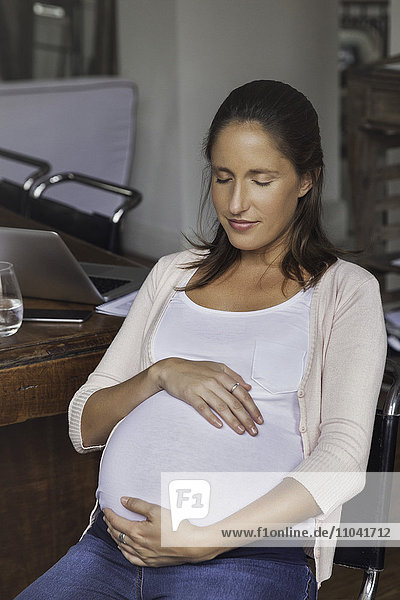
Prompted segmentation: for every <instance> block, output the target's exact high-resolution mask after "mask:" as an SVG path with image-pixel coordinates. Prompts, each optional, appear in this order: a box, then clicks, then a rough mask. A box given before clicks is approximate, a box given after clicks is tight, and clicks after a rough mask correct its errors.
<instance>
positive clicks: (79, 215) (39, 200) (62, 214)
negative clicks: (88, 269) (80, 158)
mask: <svg viewBox="0 0 400 600" xmlns="http://www.w3.org/2000/svg"><path fill="white" fill-rule="evenodd" d="M67 182H75V183H77V184H81V185H84V186H88V187H91V188H96V189H99V190H103V191H105V192H108V193H112V194H117V195H119V196H123V197H124V198H125V199H124V200H123V202H122V203H121V204H120V205H119V206H117V208H116V209H115V210H114V211H113V213H112V215H111V216H110V217H107V216H104V215H100V214H97V213H95V212H94V213H91V214H87V213H85V212H83V211H81V210H79V209H77V208H73V207H70V206H66V205H65V204H63V203H60V202H55V201H53V200H51V199H50V198H45V197H43V193H44V192H45V191H46V189H48V188H50V187H51V188H53V187H54V186H55V185H57V184H60V183H67ZM29 195H30V198H31V202H30V203H29V216H30V217H32V218H33V219H35V220H37V221H40V222H41V223H44V224H46V225H50V226H51V227H55V228H56V229H59V230H61V231H64V232H65V233H69V234H71V235H74V236H76V237H79V238H81V239H84V240H86V241H88V242H90V243H92V244H95V245H96V246H101V247H103V248H106V249H107V250H110V251H111V252H118V251H119V249H120V248H119V231H120V226H121V223H122V220H123V217H124V215H125V214H126V212H127V211H128V210H131V209H132V208H135V206H137V205H138V204H139V203H140V201H141V199H142V195H141V194H140V192H138V191H137V190H135V189H133V188H128V187H123V186H121V185H117V184H114V183H110V182H108V181H104V180H102V179H95V178H93V177H88V176H87V175H83V174H82V173H72V172H68V173H67V172H66V173H58V174H56V175H52V176H51V177H48V178H47V179H45V180H42V181H41V183H40V184H39V185H37V186H34V187H33V188H32V189H31V190H30V192H29Z"/></svg>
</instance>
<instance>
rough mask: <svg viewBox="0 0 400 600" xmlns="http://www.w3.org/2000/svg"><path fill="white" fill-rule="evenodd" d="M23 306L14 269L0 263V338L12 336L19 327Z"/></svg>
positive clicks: (10, 265) (5, 263)
mask: <svg viewBox="0 0 400 600" xmlns="http://www.w3.org/2000/svg"><path fill="white" fill-rule="evenodd" d="M23 312H24V310H23V304H22V295H21V290H20V289H19V284H18V280H17V277H16V275H15V272H14V267H13V265H12V264H11V263H9V262H4V261H0V337H5V336H7V335H13V334H14V333H17V331H18V329H19V328H20V327H21V323H22V315H23Z"/></svg>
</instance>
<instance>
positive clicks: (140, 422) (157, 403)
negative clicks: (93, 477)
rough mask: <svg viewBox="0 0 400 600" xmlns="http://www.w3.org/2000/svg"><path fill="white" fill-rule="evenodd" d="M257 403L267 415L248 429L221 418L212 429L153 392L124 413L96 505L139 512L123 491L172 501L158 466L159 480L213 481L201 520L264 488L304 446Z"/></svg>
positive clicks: (173, 400) (253, 496) (157, 500)
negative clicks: (129, 506) (252, 431)
mask: <svg viewBox="0 0 400 600" xmlns="http://www.w3.org/2000/svg"><path fill="white" fill-rule="evenodd" d="M259 408H260V410H261V412H262V413H263V417H264V420H265V423H264V424H263V425H262V426H259V428H258V429H259V434H258V435H257V436H255V437H252V436H250V435H249V434H248V433H247V432H246V433H244V434H243V435H238V434H237V433H235V432H234V431H232V429H231V428H230V427H229V426H228V425H226V424H224V425H223V427H222V428H221V429H217V428H215V427H213V426H212V425H211V424H210V423H208V422H207V421H206V420H205V419H204V418H203V417H201V416H200V415H199V414H198V413H197V412H196V411H195V410H194V409H193V408H192V407H191V406H189V405H187V404H185V403H184V402H182V401H180V400H178V399H176V398H173V397H171V396H170V395H169V394H167V393H166V392H164V391H163V392H159V393H158V394H155V395H154V396H152V397H151V398H149V399H148V400H146V401H145V402H143V403H142V404H140V405H139V406H138V407H137V408H136V409H135V410H133V411H132V412H131V413H130V414H129V415H127V417H125V418H124V419H123V420H122V421H121V422H120V423H119V424H118V425H117V427H116V428H115V429H114V431H113V432H112V434H111V436H110V438H109V440H108V442H107V446H106V448H105V449H104V452H103V456H102V460H101V465H100V473H99V485H98V489H97V494H96V495H97V497H98V499H99V503H100V506H101V508H102V509H103V508H105V507H109V508H112V509H113V510H114V511H115V512H116V513H117V514H119V515H121V516H124V517H126V518H128V519H131V520H133V519H137V520H141V519H143V518H144V517H143V516H142V515H137V514H136V513H132V512H130V511H128V510H126V509H125V508H124V507H123V506H122V504H121V502H120V498H121V497H122V496H132V497H136V498H142V499H143V500H146V501H148V502H153V503H156V504H161V505H162V506H165V507H169V506H168V502H167V501H166V500H165V497H164V495H162V494H161V480H162V474H163V473H164V474H166V473H169V474H170V475H168V476H167V475H163V483H164V484H165V482H166V481H167V482H168V481H170V480H173V479H188V478H190V479H206V480H207V481H209V482H210V486H211V504H210V511H209V514H208V516H207V517H206V518H205V519H202V520H201V521H202V522H201V523H198V524H199V525H207V524H209V523H211V522H215V521H217V520H219V519H221V518H224V517H225V516H227V515H229V514H231V513H232V512H235V511H236V510H239V509H240V508H242V507H244V506H246V505H247V504H249V503H250V502H252V501H253V500H255V499H256V498H258V497H260V496H261V495H263V494H265V493H266V492H267V491H269V490H270V489H272V488H273V487H275V485H277V484H278V483H279V481H281V480H282V477H283V473H285V472H288V471H290V470H292V469H293V468H294V467H295V466H296V465H297V464H299V462H301V460H302V458H303V452H302V447H301V439H300V436H298V435H296V433H294V432H293V431H290V430H287V429H285V428H284V427H281V426H280V425H279V423H277V422H273V421H272V419H271V417H270V416H268V415H269V413H268V412H267V411H265V412H264V411H263V406H262V403H259ZM166 485H168V483H167V484H166ZM193 522H195V520H193Z"/></svg>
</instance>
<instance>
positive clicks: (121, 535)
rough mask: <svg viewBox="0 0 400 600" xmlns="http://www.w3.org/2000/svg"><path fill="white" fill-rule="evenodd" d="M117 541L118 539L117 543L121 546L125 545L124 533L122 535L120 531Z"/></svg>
mask: <svg viewBox="0 0 400 600" xmlns="http://www.w3.org/2000/svg"><path fill="white" fill-rule="evenodd" d="M118 539H119V541H120V542H121V544H126V541H125V534H124V533H122V531H121V533H120V534H119V536H118Z"/></svg>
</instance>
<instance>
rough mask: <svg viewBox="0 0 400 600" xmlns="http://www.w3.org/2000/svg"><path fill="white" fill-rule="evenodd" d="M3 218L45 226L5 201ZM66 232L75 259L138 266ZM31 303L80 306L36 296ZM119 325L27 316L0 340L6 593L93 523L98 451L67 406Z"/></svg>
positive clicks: (1, 574) (1, 592) (0, 581)
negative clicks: (75, 442)
mask: <svg viewBox="0 0 400 600" xmlns="http://www.w3.org/2000/svg"><path fill="white" fill-rule="evenodd" d="M0 225H2V226H5V225H6V226H12V227H29V228H32V229H33V228H39V229H47V228H46V227H42V226H41V225H40V224H37V223H34V222H32V221H29V220H27V219H25V218H23V217H20V216H18V215H14V214H13V213H10V212H9V211H7V210H5V209H3V208H0ZM62 237H63V239H64V241H66V243H67V244H68V246H69V248H70V250H71V251H72V252H73V253H74V254H75V256H76V257H77V258H78V259H79V260H84V261H89V262H103V263H107V262H109V263H114V264H115V263H117V264H126V265H129V264H131V265H132V264H140V263H138V262H132V261H129V260H127V259H125V258H123V257H120V256H115V255H113V254H111V253H110V252H107V251H103V250H101V249H99V248H95V247H94V246H92V245H90V244H87V243H85V242H81V241H79V240H76V239H74V238H71V237H70V236H67V235H62ZM25 305H26V306H28V305H31V306H60V307H61V306H62V307H64V306H70V307H71V306H76V307H82V306H83V305H79V304H76V305H71V304H66V303H59V302H54V301H44V300H33V299H30V300H27V301H26V302H25ZM86 307H87V305H86ZM121 323H122V319H121V318H118V317H109V316H106V315H100V314H97V313H95V314H94V315H93V316H92V317H90V319H89V320H88V321H87V322H86V323H83V324H81V325H70V324H58V325H50V324H44V323H23V324H22V327H21V329H20V330H19V331H18V332H17V333H16V334H15V335H13V336H10V337H8V338H0V390H1V392H0V393H1V396H0V398H1V400H0V402H1V403H0V426H1V427H0V456H1V473H0V490H1V494H0V522H1V537H0V541H1V543H0V598H1V599H2V600H11V599H12V598H14V596H15V595H16V594H17V593H19V592H20V591H21V590H22V589H23V588H25V587H26V586H27V585H28V584H29V583H31V582H32V581H33V580H34V579H36V578H37V577H38V576H39V575H41V573H43V572H44V571H45V570H47V569H48V568H49V567H50V566H51V565H52V564H54V563H55V562H56V561H57V560H58V559H59V558H60V557H61V556H62V555H63V554H65V552H66V551H67V549H68V548H69V547H70V546H71V545H72V544H74V543H75V542H76V541H78V539H79V537H80V535H81V533H82V531H83V530H84V528H85V527H86V525H87V523H88V517H89V514H90V510H91V508H92V506H93V504H94V492H95V489H96V482H97V471H98V463H99V458H100V453H98V452H95V453H91V454H86V455H80V454H77V453H76V452H75V451H74V450H73V448H72V445H71V443H70V441H69V438H68V430H67V417H66V410H67V407H68V403H69V401H70V400H71V398H72V396H73V394H74V392H75V391H76V390H77V389H78V387H79V386H80V385H81V384H82V383H84V381H85V380H86V378H87V376H88V374H89V373H90V372H91V371H93V369H94V368H95V366H96V365H97V364H98V362H99V360H100V358H101V357H102V355H103V354H104V352H105V350H106V349H107V347H108V346H109V344H110V342H111V341H112V339H113V338H114V336H115V334H116V332H117V331H118V329H119V327H120V326H121Z"/></svg>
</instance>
